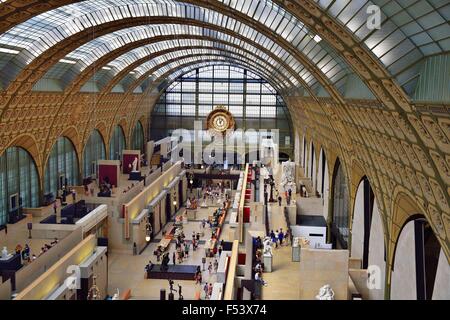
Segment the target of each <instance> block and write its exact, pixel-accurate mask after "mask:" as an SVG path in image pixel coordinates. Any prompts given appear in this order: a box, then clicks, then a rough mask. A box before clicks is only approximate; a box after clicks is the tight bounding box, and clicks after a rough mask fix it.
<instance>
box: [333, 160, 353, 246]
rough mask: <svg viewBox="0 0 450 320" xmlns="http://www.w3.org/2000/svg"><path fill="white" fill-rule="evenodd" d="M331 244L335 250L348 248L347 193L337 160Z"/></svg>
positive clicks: (343, 174)
mask: <svg viewBox="0 0 450 320" xmlns="http://www.w3.org/2000/svg"><path fill="white" fill-rule="evenodd" d="M333 181H334V186H333V222H332V226H331V233H332V236H333V237H332V242H333V247H335V248H342V249H347V248H348V236H349V214H348V210H349V205H348V204H349V200H348V199H349V192H348V185H347V178H346V176H345V173H344V170H343V168H342V165H341V163H340V161H339V159H338V160H337V162H336V166H335V170H334V179H333Z"/></svg>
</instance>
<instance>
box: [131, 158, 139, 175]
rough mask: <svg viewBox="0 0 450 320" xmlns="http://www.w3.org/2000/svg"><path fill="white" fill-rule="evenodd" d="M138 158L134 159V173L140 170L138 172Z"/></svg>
mask: <svg viewBox="0 0 450 320" xmlns="http://www.w3.org/2000/svg"><path fill="white" fill-rule="evenodd" d="M138 161H139V160H138V158H137V157H136V158H134V160H133V169H132V170H131V171H132V172H138V170H137V165H138Z"/></svg>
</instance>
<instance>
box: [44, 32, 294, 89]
mask: <svg viewBox="0 0 450 320" xmlns="http://www.w3.org/2000/svg"><path fill="white" fill-rule="evenodd" d="M188 46H190V47H198V46H205V47H212V48H217V49H223V50H227V51H233V52H237V53H239V54H243V55H245V56H247V57H248V56H249V55H253V56H255V57H258V58H260V59H262V61H265V62H267V63H269V64H270V65H272V66H273V68H272V69H274V70H275V71H276V70H278V71H280V72H281V73H282V74H283V75H284V76H286V77H289V80H290V81H291V82H292V83H293V84H294V85H295V86H299V82H298V80H297V79H296V78H295V77H294V76H293V75H292V73H291V72H289V71H288V70H287V69H286V68H285V67H284V66H282V65H281V64H280V63H279V62H277V61H276V60H274V59H273V58H272V57H270V56H269V55H267V54H266V53H264V52H263V51H260V50H257V49H256V48H255V47H253V46H251V45H249V44H247V43H244V42H243V41H240V40H238V39H237V41H236V44H235V46H231V45H226V44H224V43H220V42H214V41H208V40H201V39H173V40H164V41H159V42H156V43H152V44H149V45H144V46H141V47H138V48H136V49H133V50H131V51H128V52H126V53H125V54H123V55H121V56H119V57H117V58H116V59H114V60H113V61H110V62H109V63H108V64H107V67H106V68H107V70H110V71H109V72H110V73H111V74H112V75H114V76H115V75H117V74H118V73H119V72H121V71H122V70H124V69H125V68H127V67H129V66H130V65H131V64H133V63H135V62H136V61H138V60H140V59H144V58H145V57H148V56H151V55H154V54H156V53H158V52H161V51H164V50H168V49H176V48H177V47H188ZM236 47H238V48H242V49H237V48H236ZM93 55H94V54H93ZM66 60H67V59H66ZM256 61H258V60H256ZM85 67H87V66H86V65H84V64H83V65H81V63H80V62H79V63H77V64H76V65H73V66H72V67H71V68H67V64H65V65H61V64H57V65H55V66H54V67H53V68H52V69H50V70H49V72H48V73H47V75H46V76H45V77H46V78H52V77H53V76H57V77H60V78H61V79H62V81H63V82H64V84H65V85H66V86H67V85H68V84H69V83H70V82H71V81H72V80H73V79H74V77H75V76H76V75H77V74H79V72H77V70H80V69H81V70H84V69H85ZM60 70H64V71H63V74H62V75H61V72H60ZM275 71H274V72H275ZM274 76H275V75H274Z"/></svg>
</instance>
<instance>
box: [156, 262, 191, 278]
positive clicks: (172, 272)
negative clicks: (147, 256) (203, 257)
mask: <svg viewBox="0 0 450 320" xmlns="http://www.w3.org/2000/svg"><path fill="white" fill-rule="evenodd" d="M196 272H197V266H187V265H180V264H176V265H173V264H169V265H168V266H167V270H161V265H159V264H155V265H153V268H152V269H151V270H149V271H147V279H171V280H192V281H194V280H195V273H196Z"/></svg>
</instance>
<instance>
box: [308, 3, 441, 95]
mask: <svg viewBox="0 0 450 320" xmlns="http://www.w3.org/2000/svg"><path fill="white" fill-rule="evenodd" d="M315 1H316V2H317V3H318V4H319V5H320V6H321V7H322V8H323V9H324V10H326V11H327V12H328V13H329V14H330V15H331V16H333V17H335V18H336V19H337V20H338V21H339V22H341V23H342V24H344V25H345V26H346V27H347V28H348V29H349V30H350V31H351V32H352V33H354V35H355V36H356V37H357V38H358V39H359V40H360V42H362V43H364V44H365V45H366V46H367V47H368V48H369V49H370V50H371V51H372V52H373V54H374V55H375V56H376V57H377V58H378V59H379V60H380V61H381V63H382V64H383V65H384V66H385V67H386V68H387V69H388V70H389V72H390V73H391V74H392V75H393V76H394V77H396V78H397V80H398V82H399V83H400V85H407V84H408V82H409V81H411V80H414V79H416V78H417V75H418V74H419V71H420V65H418V64H417V62H419V61H420V60H421V59H422V58H423V57H426V56H430V55H434V54H440V53H444V52H449V51H450V25H449V21H450V2H449V1H448V0H371V1H366V0H359V1H349V0H342V1H333V0H315ZM370 5H377V6H379V8H380V9H381V29H379V30H377V29H374V30H370V29H368V28H367V18H368V14H367V8H368V7H369V6H370ZM410 87H411V88H413V87H414V86H410ZM407 91H409V93H410V92H411V89H410V90H407Z"/></svg>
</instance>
